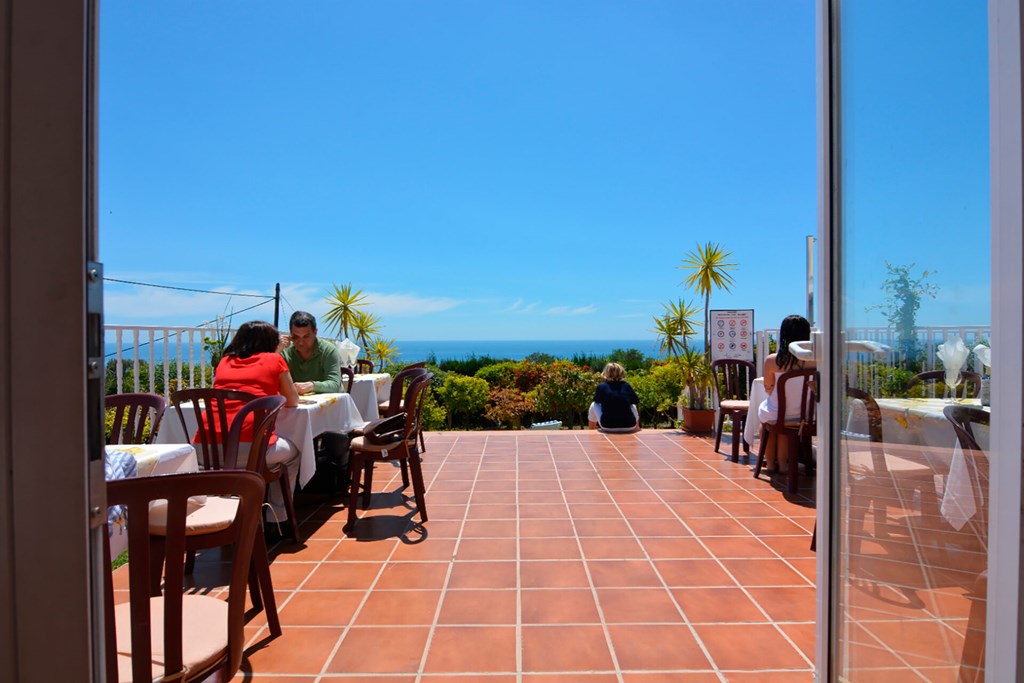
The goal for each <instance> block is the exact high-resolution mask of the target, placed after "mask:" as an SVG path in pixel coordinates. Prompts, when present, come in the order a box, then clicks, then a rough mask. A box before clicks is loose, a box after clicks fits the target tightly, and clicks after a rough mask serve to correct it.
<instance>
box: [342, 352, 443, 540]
mask: <svg viewBox="0 0 1024 683" xmlns="http://www.w3.org/2000/svg"><path fill="white" fill-rule="evenodd" d="M431 377H433V375H432V374H431V373H429V372H428V373H427V374H425V375H422V376H420V377H417V378H416V379H415V380H413V382H412V383H411V384H410V386H409V390H408V391H407V392H406V394H405V407H406V410H405V412H402V413H398V414H396V415H392V416H390V417H384V418H381V419H379V420H376V421H374V422H371V423H370V424H369V425H367V426H366V427H365V428H364V430H363V434H362V436H357V437H356V438H354V439H352V444H351V451H350V454H349V476H350V478H351V494H350V497H349V506H348V522H347V523H346V524H345V531H346V532H351V531H352V530H353V529H354V527H355V523H356V508H357V506H358V505H359V492H360V478H361V479H362V480H363V481H362V492H363V507H364V508H368V507H369V506H370V496H371V492H372V491H373V466H374V463H377V462H388V461H393V460H397V461H398V462H399V463H400V465H401V468H402V484H403V486H404V487H406V488H407V487H408V486H409V484H410V479H411V483H412V488H413V495H414V497H415V499H416V509H417V510H418V511H419V514H420V520H421V521H423V522H426V521H427V503H426V495H425V494H426V487H425V485H424V483H423V469H422V467H421V466H420V457H419V448H418V439H419V438H420V434H419V431H420V417H421V412H422V403H421V402H420V399H421V398H422V396H423V392H424V391H426V389H427V387H428V386H429V385H430V378H431Z"/></svg>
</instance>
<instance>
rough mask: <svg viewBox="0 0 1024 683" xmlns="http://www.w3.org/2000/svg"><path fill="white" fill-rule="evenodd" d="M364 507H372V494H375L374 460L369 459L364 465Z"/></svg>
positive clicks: (366, 508) (365, 508) (367, 508)
mask: <svg viewBox="0 0 1024 683" xmlns="http://www.w3.org/2000/svg"><path fill="white" fill-rule="evenodd" d="M363 470H364V472H363V509H364V510H369V509H370V496H372V495H373V460H367V461H366V464H365V465H364V466H363Z"/></svg>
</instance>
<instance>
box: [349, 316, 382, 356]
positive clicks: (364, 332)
mask: <svg viewBox="0 0 1024 683" xmlns="http://www.w3.org/2000/svg"><path fill="white" fill-rule="evenodd" d="M380 327H381V325H380V318H379V317H377V316H375V315H374V314H373V313H367V312H366V311H358V310H357V311H355V313H354V314H353V317H352V331H353V332H355V334H356V340H357V341H358V342H359V345H360V346H362V347H363V348H364V349H365V348H366V345H367V343H368V342H369V340H370V337H372V336H374V335H378V334H380Z"/></svg>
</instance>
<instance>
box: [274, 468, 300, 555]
mask: <svg viewBox="0 0 1024 683" xmlns="http://www.w3.org/2000/svg"><path fill="white" fill-rule="evenodd" d="M278 482H279V483H280V484H281V494H282V495H283V496H284V509H285V511H286V512H287V513H288V526H290V527H291V535H292V540H293V541H295V542H296V543H298V542H299V520H298V519H297V518H296V516H295V501H294V496H292V480H291V477H289V476H288V465H286V464H284V463H281V476H280V477H279V478H278Z"/></svg>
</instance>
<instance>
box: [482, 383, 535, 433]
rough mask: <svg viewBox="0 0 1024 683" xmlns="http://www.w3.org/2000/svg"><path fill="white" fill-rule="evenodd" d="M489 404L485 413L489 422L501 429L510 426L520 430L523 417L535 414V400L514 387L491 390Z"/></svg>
mask: <svg viewBox="0 0 1024 683" xmlns="http://www.w3.org/2000/svg"><path fill="white" fill-rule="evenodd" d="M488 399H489V404H488V406H487V412H486V413H485V414H486V416H487V419H488V420H492V421H494V422H495V423H496V424H497V425H498V426H499V427H501V426H503V425H508V426H509V427H511V428H512V429H519V428H520V427H521V426H522V423H523V417H524V416H526V415H527V414H529V413H531V412H533V398H532V397H531V396H530V394H524V393H523V392H521V391H519V390H518V389H516V388H514V387H505V388H498V389H491V392H490V395H489V396H488Z"/></svg>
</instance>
